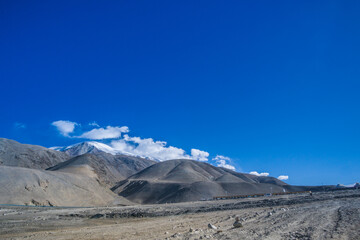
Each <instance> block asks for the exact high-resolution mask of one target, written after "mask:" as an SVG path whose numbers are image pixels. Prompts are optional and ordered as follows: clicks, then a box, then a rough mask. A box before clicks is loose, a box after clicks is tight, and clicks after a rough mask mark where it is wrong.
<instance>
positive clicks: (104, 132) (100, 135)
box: [77, 126, 129, 140]
mask: <svg viewBox="0 0 360 240" xmlns="http://www.w3.org/2000/svg"><path fill="white" fill-rule="evenodd" d="M127 132H129V128H128V127H126V126H123V127H112V126H107V127H106V128H94V129H92V130H90V131H88V132H84V133H83V134H81V135H80V136H77V138H87V139H92V140H100V139H111V138H119V137H120V136H121V134H122V133H127Z"/></svg>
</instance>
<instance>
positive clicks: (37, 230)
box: [0, 190, 360, 239]
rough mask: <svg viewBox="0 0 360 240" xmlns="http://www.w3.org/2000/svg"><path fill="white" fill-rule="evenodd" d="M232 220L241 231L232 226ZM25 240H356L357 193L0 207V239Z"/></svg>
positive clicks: (359, 223) (359, 235) (359, 226)
mask: <svg viewBox="0 0 360 240" xmlns="http://www.w3.org/2000/svg"><path fill="white" fill-rule="evenodd" d="M237 216H238V217H240V221H241V223H242V225H243V227H242V228H233V226H232V225H233V223H234V221H235V217H237ZM209 223H211V224H213V225H214V226H215V227H216V228H217V229H210V228H209V227H208V224H209ZM25 238H26V239H360V190H351V191H338V192H325V193H314V194H313V196H309V195H308V194H302V195H293V196H279V197H261V198H254V199H241V200H222V201H206V202H192V203H179V204H163V205H143V206H131V207H104V208H39V207H36V208H35V207H27V208H25V207H4V206H3V207H0V239H25Z"/></svg>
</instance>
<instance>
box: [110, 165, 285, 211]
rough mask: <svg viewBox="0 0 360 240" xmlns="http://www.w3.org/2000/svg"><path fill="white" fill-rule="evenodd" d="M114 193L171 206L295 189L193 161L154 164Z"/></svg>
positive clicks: (265, 178)
mask: <svg viewBox="0 0 360 240" xmlns="http://www.w3.org/2000/svg"><path fill="white" fill-rule="evenodd" d="M112 190H113V191H114V192H115V193H117V194H119V195H120V196H123V197H126V198H127V199H129V200H131V201H133V202H137V203H146V204H148V203H169V202H186V201H197V200H202V199H211V198H212V197H214V196H222V195H241V194H256V193H271V192H282V191H284V190H285V191H288V190H291V186H290V185H287V184H286V183H284V182H282V181H280V180H278V179H276V178H273V177H258V176H254V175H250V174H243V173H237V172H234V171H231V170H228V169H224V168H219V167H214V166H212V165H210V164H207V163H204V162H198V161H193V160H184V159H179V160H170V161H165V162H160V163H157V164H155V165H152V166H150V167H148V168H146V169H144V170H142V171H140V172H139V173H136V174H134V175H133V176H131V177H129V178H128V179H126V180H124V181H121V182H119V183H118V184H116V185H115V186H114V187H113V188H112Z"/></svg>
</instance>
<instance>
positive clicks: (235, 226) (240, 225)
mask: <svg viewBox="0 0 360 240" xmlns="http://www.w3.org/2000/svg"><path fill="white" fill-rule="evenodd" d="M233 226H234V228H240V227H242V226H243V225H242V224H241V222H240V219H239V217H237V218H235V222H234V224H233Z"/></svg>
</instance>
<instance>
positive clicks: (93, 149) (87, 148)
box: [51, 141, 118, 157]
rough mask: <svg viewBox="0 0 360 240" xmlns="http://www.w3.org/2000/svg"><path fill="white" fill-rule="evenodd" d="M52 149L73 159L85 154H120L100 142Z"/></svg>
mask: <svg viewBox="0 0 360 240" xmlns="http://www.w3.org/2000/svg"><path fill="white" fill-rule="evenodd" d="M51 149H54V150H57V151H61V152H64V153H66V154H68V155H69V156H71V157H75V156H79V155H82V154H85V153H101V152H104V153H110V154H113V155H115V154H118V152H117V151H116V150H115V149H113V148H112V147H110V146H109V145H106V144H104V143H100V142H93V141H91V142H81V143H77V144H74V145H70V146H68V147H52V148H51Z"/></svg>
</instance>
